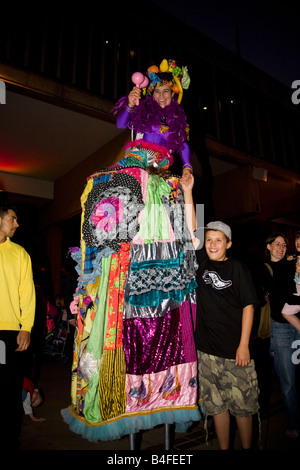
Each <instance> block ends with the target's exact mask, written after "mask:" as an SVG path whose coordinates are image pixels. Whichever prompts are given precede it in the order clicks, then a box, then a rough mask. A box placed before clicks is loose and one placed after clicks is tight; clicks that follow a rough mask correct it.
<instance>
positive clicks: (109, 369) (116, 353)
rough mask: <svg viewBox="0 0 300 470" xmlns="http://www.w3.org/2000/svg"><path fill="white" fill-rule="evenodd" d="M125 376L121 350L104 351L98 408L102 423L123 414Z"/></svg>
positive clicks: (120, 348) (124, 405)
mask: <svg viewBox="0 0 300 470" xmlns="http://www.w3.org/2000/svg"><path fill="white" fill-rule="evenodd" d="M125 376H126V365H125V358H124V352H123V348H122V347H119V348H116V349H114V350H107V349H106V350H104V351H103V356H102V359H101V367H100V374H99V406H100V414H101V417H102V419H103V421H106V420H108V419H111V418H114V417H116V416H118V415H121V414H123V413H125V409H126V390H125V387H126V383H125Z"/></svg>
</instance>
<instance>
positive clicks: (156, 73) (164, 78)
mask: <svg viewBox="0 0 300 470" xmlns="http://www.w3.org/2000/svg"><path fill="white" fill-rule="evenodd" d="M147 76H148V78H149V86H148V87H147V94H148V95H150V94H152V91H153V90H154V88H155V86H156V85H169V86H170V88H171V89H172V91H173V92H174V93H176V94H178V99H177V101H178V103H179V104H180V103H181V100H182V95H183V90H187V89H188V88H189V86H190V82H191V79H190V76H189V74H188V69H187V67H179V66H178V65H177V64H176V62H175V61H174V60H172V59H169V60H167V59H164V60H163V61H162V62H161V64H160V66H159V67H157V65H151V67H149V68H148V70H147Z"/></svg>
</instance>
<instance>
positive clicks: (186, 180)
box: [180, 171, 194, 191]
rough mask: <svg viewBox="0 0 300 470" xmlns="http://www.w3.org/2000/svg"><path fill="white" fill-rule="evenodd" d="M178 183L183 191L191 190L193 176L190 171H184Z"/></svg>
mask: <svg viewBox="0 0 300 470" xmlns="http://www.w3.org/2000/svg"><path fill="white" fill-rule="evenodd" d="M180 183H181V186H182V189H183V191H192V189H193V186H194V176H193V175H192V173H191V172H190V171H184V173H183V174H182V178H180Z"/></svg>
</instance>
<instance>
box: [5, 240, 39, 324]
mask: <svg viewBox="0 0 300 470" xmlns="http://www.w3.org/2000/svg"><path fill="white" fill-rule="evenodd" d="M34 315H35V287H34V282H33V275H32V266H31V259H30V256H29V254H28V253H27V251H26V250H25V249H24V248H23V247H22V246H20V245H17V244H16V243H13V242H12V241H11V240H10V239H9V238H7V239H6V241H5V242H4V243H0V330H25V331H31V329H32V326H33V322H34Z"/></svg>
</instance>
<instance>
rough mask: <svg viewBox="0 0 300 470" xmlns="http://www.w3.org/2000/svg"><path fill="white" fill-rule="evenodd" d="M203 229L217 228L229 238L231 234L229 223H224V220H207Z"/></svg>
mask: <svg viewBox="0 0 300 470" xmlns="http://www.w3.org/2000/svg"><path fill="white" fill-rule="evenodd" d="M204 230H206V231H208V230H218V231H220V232H223V233H224V235H226V237H227V238H228V239H229V240H231V239H232V235H231V228H230V227H229V225H227V224H224V222H221V221H220V220H216V221H214V222H209V223H208V224H207V225H206V227H204Z"/></svg>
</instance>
